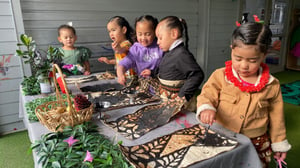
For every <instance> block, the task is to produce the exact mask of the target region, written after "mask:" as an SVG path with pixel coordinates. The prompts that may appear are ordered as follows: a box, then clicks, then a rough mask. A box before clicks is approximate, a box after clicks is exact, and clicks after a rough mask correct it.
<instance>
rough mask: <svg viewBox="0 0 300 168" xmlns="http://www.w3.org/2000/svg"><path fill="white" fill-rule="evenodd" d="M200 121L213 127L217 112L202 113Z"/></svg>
mask: <svg viewBox="0 0 300 168" xmlns="http://www.w3.org/2000/svg"><path fill="white" fill-rule="evenodd" d="M200 121H201V122H202V123H204V124H209V125H212V124H213V123H214V122H215V121H216V112H215V111H214V110H204V111H202V112H201V113H200Z"/></svg>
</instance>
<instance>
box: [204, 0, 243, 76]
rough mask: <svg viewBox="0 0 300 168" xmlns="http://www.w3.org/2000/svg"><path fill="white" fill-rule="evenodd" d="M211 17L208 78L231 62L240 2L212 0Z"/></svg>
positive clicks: (207, 62) (207, 66)
mask: <svg viewBox="0 0 300 168" xmlns="http://www.w3.org/2000/svg"><path fill="white" fill-rule="evenodd" d="M209 9H210V12H209V13H210V16H209V32H208V34H209V37H208V53H207V54H208V57H207V61H206V76H209V75H210V74H211V73H212V72H213V71H214V70H215V69H216V68H220V67H224V66H225V64H224V62H225V61H227V60H230V58H231V57H230V54H231V49H230V39H231V35H232V32H233V30H234V29H235V28H236V25H235V21H237V20H238V9H239V2H238V1H233V0H232V1H230V0H226V1H224V0H211V1H210V7H209Z"/></svg>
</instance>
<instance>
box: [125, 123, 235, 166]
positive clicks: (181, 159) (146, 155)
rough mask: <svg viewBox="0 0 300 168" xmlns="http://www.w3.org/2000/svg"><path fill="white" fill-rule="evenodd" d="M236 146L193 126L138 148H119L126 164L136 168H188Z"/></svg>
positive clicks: (227, 140) (223, 137) (219, 136)
mask: <svg viewBox="0 0 300 168" xmlns="http://www.w3.org/2000/svg"><path fill="white" fill-rule="evenodd" d="M237 145H238V142H237V141H236V140H233V139H230V138H228V137H226V136H223V135H220V134H218V133H216V132H214V131H212V130H208V131H206V129H205V127H203V126H201V125H194V126H193V127H190V128H185V129H182V130H179V131H176V132H174V133H172V134H169V135H165V136H162V137H159V138H157V139H154V140H152V141H150V142H147V143H145V144H141V145H137V146H122V145H120V149H121V151H122V153H123V155H124V156H125V157H126V158H127V160H128V161H129V162H130V163H131V164H132V165H133V166H135V167H138V168H156V167H162V168H164V167H168V168H172V167H174V168H178V167H187V166H190V165H192V164H195V163H197V162H200V161H202V160H206V159H209V158H212V157H214V156H216V155H218V154H220V153H223V152H226V151H230V150H232V149H233V148H235V147H236V146H237Z"/></svg>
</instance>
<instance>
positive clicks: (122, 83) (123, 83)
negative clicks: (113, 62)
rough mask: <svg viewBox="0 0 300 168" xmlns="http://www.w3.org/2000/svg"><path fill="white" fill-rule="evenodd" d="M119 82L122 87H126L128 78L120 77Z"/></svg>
mask: <svg viewBox="0 0 300 168" xmlns="http://www.w3.org/2000/svg"><path fill="white" fill-rule="evenodd" d="M118 82H119V83H120V84H121V85H123V86H125V84H126V78H125V75H124V74H122V75H118Z"/></svg>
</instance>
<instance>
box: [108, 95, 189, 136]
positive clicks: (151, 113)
mask: <svg viewBox="0 0 300 168" xmlns="http://www.w3.org/2000/svg"><path fill="white" fill-rule="evenodd" d="M184 103H185V101H182V100H181V99H180V100H178V99H169V100H165V101H163V102H162V103H160V104H154V105H147V106H144V107H142V108H140V109H138V110H137V111H135V112H134V113H132V114H128V115H125V116H121V117H120V118H117V119H116V120H113V121H106V120H105V119H104V120H103V122H104V124H106V125H108V126H110V127H112V128H113V129H114V130H115V131H117V132H118V133H120V134H122V135H123V136H124V137H126V138H128V139H137V138H140V137H141V136H142V135H144V134H146V133H147V132H149V131H151V130H153V129H154V128H157V127H159V126H162V125H164V124H166V123H168V122H169V120H170V119H171V118H172V117H173V116H174V115H176V114H177V113H178V112H180V111H181V110H182V107H183V104H184Z"/></svg>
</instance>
